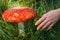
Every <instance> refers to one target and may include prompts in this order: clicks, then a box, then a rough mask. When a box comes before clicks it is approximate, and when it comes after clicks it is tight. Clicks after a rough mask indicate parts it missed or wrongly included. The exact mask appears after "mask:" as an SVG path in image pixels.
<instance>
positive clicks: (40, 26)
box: [37, 20, 48, 30]
mask: <svg viewBox="0 0 60 40" xmlns="http://www.w3.org/2000/svg"><path fill="white" fill-rule="evenodd" d="M47 22H48V20H45V21H44V22H42V23H41V24H40V25H39V26H38V27H37V30H39V29H41V28H42V27H44V25H46V23H47Z"/></svg>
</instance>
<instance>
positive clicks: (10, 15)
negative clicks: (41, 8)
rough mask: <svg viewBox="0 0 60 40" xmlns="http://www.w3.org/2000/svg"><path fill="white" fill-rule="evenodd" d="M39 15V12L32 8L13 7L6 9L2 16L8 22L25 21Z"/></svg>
mask: <svg viewBox="0 0 60 40" xmlns="http://www.w3.org/2000/svg"><path fill="white" fill-rule="evenodd" d="M36 16H37V13H36V11H35V10H33V9H32V8H17V9H16V8H13V9H8V10H6V11H5V12H4V13H3V15H2V18H3V19H4V20H5V21H7V22H12V23H14V22H24V21H27V20H31V19H33V18H35V17H36Z"/></svg>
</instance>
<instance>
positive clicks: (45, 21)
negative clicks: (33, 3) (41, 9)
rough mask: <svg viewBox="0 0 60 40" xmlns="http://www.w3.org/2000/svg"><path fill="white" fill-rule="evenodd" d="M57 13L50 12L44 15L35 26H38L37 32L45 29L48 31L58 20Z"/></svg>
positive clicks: (54, 11)
mask: <svg viewBox="0 0 60 40" xmlns="http://www.w3.org/2000/svg"><path fill="white" fill-rule="evenodd" d="M59 16H60V14H59V11H56V10H52V11H49V12H48V13H46V14H44V15H43V16H42V18H40V19H39V20H38V21H37V22H36V23H35V25H38V27H37V30H43V29H45V28H47V30H49V29H50V28H51V27H52V26H53V25H54V24H55V23H56V22H57V21H58V19H59Z"/></svg>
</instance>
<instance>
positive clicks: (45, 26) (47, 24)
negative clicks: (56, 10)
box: [40, 22, 51, 31]
mask: <svg viewBox="0 0 60 40" xmlns="http://www.w3.org/2000/svg"><path fill="white" fill-rule="evenodd" d="M50 24H51V22H48V23H46V24H45V25H44V26H43V27H42V28H41V29H40V30H41V31H42V30H43V29H45V28H47V26H49V25H50Z"/></svg>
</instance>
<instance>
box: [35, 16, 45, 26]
mask: <svg viewBox="0 0 60 40" xmlns="http://www.w3.org/2000/svg"><path fill="white" fill-rule="evenodd" d="M45 19H46V17H45V16H44V17H42V18H40V19H39V20H38V21H37V22H36V23H35V25H38V24H40V23H41V22H42V21H44V20H45Z"/></svg>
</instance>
